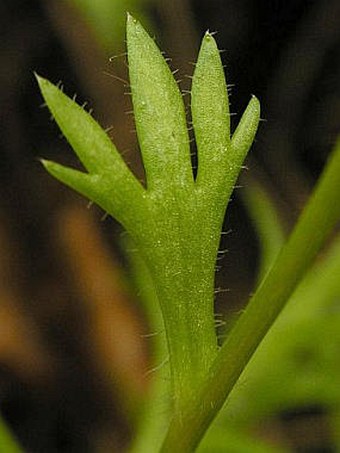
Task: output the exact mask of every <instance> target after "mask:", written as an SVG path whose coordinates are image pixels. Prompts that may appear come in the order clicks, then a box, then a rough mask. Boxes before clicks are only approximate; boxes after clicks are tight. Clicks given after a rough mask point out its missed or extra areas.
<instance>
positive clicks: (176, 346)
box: [138, 193, 218, 416]
mask: <svg viewBox="0 0 340 453" xmlns="http://www.w3.org/2000/svg"><path fill="white" fill-rule="evenodd" d="M150 206H151V207H150V211H149V214H150V217H151V218H152V219H153V223H152V224H150V226H149V227H148V228H147V230H148V238H146V237H144V238H143V240H139V241H138V247H139V250H140V251H141V253H142V254H143V256H144V259H145V261H146V263H147V264H148V267H149V270H150V274H151V276H152V279H153V282H154V285H155V289H156V292H157V297H158V300H159V302H160V305H161V310H162V313H163V319H164V325H165V330H166V336H167V341H168V349H169V361H170V368H171V375H172V385H173V403H174V411H175V413H176V414H177V415H178V416H179V414H180V413H181V412H182V410H183V408H184V407H186V405H187V402H188V401H191V399H192V398H193V395H195V393H197V390H198V389H199V388H200V386H201V385H202V382H203V381H204V380H205V379H206V377H207V372H208V370H209V368H210V366H211V364H212V362H213V360H214V358H215V356H216V354H217V338H216V333H215V326H214V262H215V255H216V251H217V250H215V249H216V248H217V246H218V244H217V245H216V244H214V243H213V242H212V241H210V244H211V245H210V247H209V246H208V247H207V241H206V240H205V239H206V238H205V237H204V233H200V231H199V230H200V229H201V224H200V222H199V221H198V219H197V216H198V214H197V207H196V197H194V196H193V194H192V193H191V194H190V196H189V197H188V199H187V200H186V202H184V201H183V200H182V201H181V202H180V203H179V202H178V200H171V199H168V200H164V199H163V197H162V199H161V200H160V201H159V203H158V202H157V200H156V199H155V197H153V198H152V203H150ZM174 213H177V215H175V216H174ZM202 230H204V231H205V230H206V229H205V228H202ZM169 244H171V247H169Z"/></svg>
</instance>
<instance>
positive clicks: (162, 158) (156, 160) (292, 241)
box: [37, 16, 340, 452]
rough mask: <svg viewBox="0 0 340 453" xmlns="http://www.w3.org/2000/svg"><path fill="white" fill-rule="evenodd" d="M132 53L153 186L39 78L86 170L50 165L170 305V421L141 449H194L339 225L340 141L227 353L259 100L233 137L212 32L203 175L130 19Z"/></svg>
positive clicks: (173, 102)
mask: <svg viewBox="0 0 340 453" xmlns="http://www.w3.org/2000/svg"><path fill="white" fill-rule="evenodd" d="M127 47H128V63H129V74H130V83H131V91H132V101H133V108H134V115H135V122H136V128H137V135H138V139H139V144H140V148H141V153H142V158H143V163H144V168H145V175H146V187H144V186H143V185H142V184H141V183H140V182H139V181H138V180H137V179H136V178H135V176H134V175H133V174H132V173H131V171H130V170H129V168H128V167H127V165H126V164H125V162H124V161H123V159H122V157H121V156H120V154H119V153H118V151H117V149H116V148H115V146H114V145H113V144H112V142H111V140H110V139H109V138H108V136H107V135H106V133H105V132H104V131H103V130H102V129H101V127H100V126H99V125H98V124H97V123H96V122H95V121H94V119H93V118H92V117H91V116H90V115H89V114H88V113H86V112H85V111H84V109H82V108H81V107H80V106H78V105H77V104H76V103H75V102H74V101H72V100H71V99H69V98H68V97H67V96H66V95H65V94H63V93H62V92H61V91H60V90H59V89H58V88H57V87H55V86H54V85H52V84H51V83H50V82H48V81H47V80H45V79H43V78H41V77H37V78H38V82H39V85H40V88H41V91H42V94H43V97H44V99H45V101H46V103H47V106H48V107H49V109H50V111H51V113H52V115H53V117H54V118H55V120H56V122H57V123H58V125H59V127H60V129H61V130H62V132H63V134H64V135H65V137H66V139H67V140H68V141H69V143H70V144H71V146H72V147H73V149H74V151H75V152H76V154H77V155H78V157H79V159H80V161H81V162H82V164H83V165H84V167H85V169H86V170H87V172H82V171H78V170H75V169H71V168H66V167H64V166H62V165H60V164H57V163H54V162H50V161H46V160H43V161H42V162H43V164H44V166H45V168H46V169H47V171H48V172H49V173H51V174H52V175H53V176H55V177H56V178H57V179H59V180H60V181H62V182H63V183H65V184H67V185H68V186H70V187H72V188H73V189H75V190H76V191H78V192H80V193H81V194H83V195H85V196H86V197H88V198H90V199H91V200H93V201H94V202H96V203H97V204H98V205H100V206H101V207H102V208H103V209H104V210H105V211H107V212H108V213H109V214H110V215H112V216H113V217H115V218H116V219H117V220H118V221H119V222H120V223H121V224H122V225H123V227H124V228H125V229H126V230H127V231H128V233H129V234H130V236H131V238H132V240H133V241H134V243H135V244H136V247H137V249H138V252H139V254H140V256H141V258H142V259H143V261H144V263H145V266H146V269H147V272H148V273H149V276H150V279H151V282H152V283H151V286H153V287H154V289H155V294H154V296H153V297H154V298H156V297H157V299H158V300H159V303H160V307H161V312H162V319H163V322H164V326H165V332H166V341H167V348H168V354H169V364H170V374H171V386H170V394H171V397H170V399H169V404H170V410H169V416H168V417H169V418H168V419H167V418H166V419H165V420H162V426H160V427H159V431H158V435H157V439H156V440H155V438H153V439H151V440H150V444H149V446H148V447H146V446H145V444H144V446H143V448H144V450H142V449H141V447H138V442H137V444H136V445H137V446H136V447H135V448H136V451H138V448H139V451H157V450H158V449H159V448H161V449H162V451H169V452H170V451H171V452H172V451H176V450H178V451H192V450H193V449H195V447H197V445H198V444H199V442H200V440H201V439H202V437H203V436H204V433H205V432H206V430H207V428H208V427H209V425H210V423H211V422H212V420H213V419H214V417H215V416H216V414H217V413H218V411H219V410H220V408H221V407H222V405H223V403H224V401H225V400H226V398H227V397H228V395H229V393H230V391H231V390H232V388H233V386H234V384H235V382H236V381H237V379H238V378H239V376H240V374H241V373H242V371H243V370H244V368H245V366H246V365H247V363H248V361H249V360H250V358H251V356H252V354H253V352H254V351H255V349H256V348H257V346H258V345H259V343H260V342H261V340H262V338H263V337H264V335H265V334H266V332H267V331H268V330H269V328H270V327H271V325H272V324H273V322H274V321H275V319H276V318H277V316H278V315H279V313H280V311H281V310H282V308H283V307H284V305H285V303H286V301H287V300H288V298H289V297H290V295H291V294H292V292H293V290H294V289H295V287H296V285H297V284H298V283H299V281H300V280H301V278H302V277H303V275H304V273H305V271H306V270H307V268H308V266H309V265H310V263H311V262H312V260H313V259H314V257H315V256H316V254H317V252H318V250H319V249H320V247H321V246H322V245H323V243H324V242H325V240H326V239H327V237H328V235H329V233H330V231H331V230H332V228H333V227H334V225H335V223H336V222H337V220H338V219H339V217H340V212H339V207H337V206H333V204H334V200H335V197H336V195H337V193H338V192H339V189H340V182H339V181H340V180H339V177H338V174H339V171H340V145H339V146H337V149H336V152H335V153H334V155H333V158H332V159H331V160H330V163H329V165H328V166H327V168H326V170H325V172H324V175H323V177H322V178H321V181H320V183H319V185H318V187H317V189H316V191H315V193H314V195H313V196H312V198H311V200H310V202H309V204H308V205H307V207H306V209H305V211H304V213H303V215H302V216H301V219H300V220H299V222H298V224H297V226H296V228H295V230H294V232H293V233H292V235H291V237H290V238H289V240H288V241H287V243H286V245H285V246H284V247H283V248H282V250H281V252H280V254H279V256H278V258H277V260H276V261H275V264H274V265H273V267H272V268H271V270H270V272H269V273H268V274H267V276H266V278H265V279H264V280H263V281H262V283H261V284H260V286H259V289H258V290H257V292H256V293H255V295H254V296H253V298H252V299H251V301H250V302H249V304H248V307H247V309H246V310H245V312H244V313H243V314H242V315H241V316H240V317H239V319H238V321H237V323H236V324H235V326H234V328H233V329H232V330H231V332H230V333H229V335H228V337H227V339H226V341H225V342H224V344H223V345H222V347H221V348H220V349H219V348H218V346H217V337H216V332H215V325H214V312H213V302H214V274H215V260H216V255H217V252H218V247H219V240H220V233H221V228H222V222H223V218H224V215H225V210H226V206H227V204H228V201H229V198H230V195H231V192H232V190H233V187H234V184H235V181H236V179H237V177H238V174H239V172H240V169H241V167H242V163H243V161H244V158H245V157H246V154H247V152H248V150H249V148H250V146H251V144H252V142H253V139H254V136H255V133H256V130H257V126H258V122H259V117H260V106H259V102H258V100H257V99H256V98H255V97H254V96H253V97H252V98H251V100H250V102H249V104H248V106H247V108H246V110H245V112H244V114H243V116H242V118H241V120H240V122H239V124H238V126H237V128H236V130H235V131H234V133H233V134H232V136H231V134H230V121H229V104H228V94H227V86H226V82H225V77H224V73H223V68H222V64H221V60H220V56H219V52H218V49H217V46H216V43H215V40H214V38H213V37H212V35H211V34H210V33H206V35H205V36H204V38H203V40H202V45H201V49H200V52H199V56H198V60H197V64H196V68H195V71H194V74H193V80H192V90H191V113H192V120H193V126H194V132H195V139H196V144H197V155H198V169H197V176H196V178H194V176H193V170H192V165H191V158H190V148H189V137H188V131H187V125H186V117H185V111H184V105H183V101H182V96H181V93H180V91H179V89H178V86H177V84H176V82H175V80H174V78H173V75H172V74H171V71H170V69H169V67H168V66H167V64H166V62H165V60H164V58H163V57H162V55H161V53H160V51H159V49H158V48H157V46H156V45H155V43H154V41H153V40H152V39H151V38H150V37H149V36H148V34H147V33H146V32H145V30H144V29H143V28H142V26H141V25H140V24H139V23H138V22H137V21H136V20H134V19H133V18H132V17H131V16H128V21H127ZM157 322H158V321H157ZM161 390H162V388H161ZM163 390H164V389H163ZM156 393H157V392H156ZM149 415H150V422H149V423H148V426H149V428H150V426H151V425H153V424H155V423H156V419H155V418H153V417H154V416H155V414H154V415H153V414H152V411H151V412H150V413H149ZM156 424H157V423H156ZM147 430H148V428H145V427H144V429H143V430H142V432H147ZM157 430H158V428H157ZM151 432H152V429H151ZM151 438H152V436H151ZM163 438H164V439H163ZM162 440H164V441H163V445H162V447H160V445H161V443H162ZM158 442H159V443H158ZM141 444H142V442H141V443H140V444H139V445H141ZM151 444H152V447H151Z"/></svg>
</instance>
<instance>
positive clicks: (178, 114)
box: [127, 16, 193, 192]
mask: <svg viewBox="0 0 340 453" xmlns="http://www.w3.org/2000/svg"><path fill="white" fill-rule="evenodd" d="M127 48H128V61H129V74H130V83H131V91H132V101H133V109H134V115H135V122H136V129H137V134H138V140H139V145H140V148H141V152H142V156H143V163H144V167H145V172H146V180H147V187H148V189H149V190H161V191H167V192H169V191H170V190H177V189H182V188H184V187H185V186H186V187H188V186H190V185H192V184H193V174H192V168H191V159H190V148H189V138H188V131H187V126H186V118H185V111H184V104H183V100H182V95H181V93H180V91H179V88H178V86H177V83H176V81H175V79H174V77H173V75H172V73H171V71H170V69H169V67H168V65H167V63H166V61H165V60H164V58H163V56H162V54H161V52H160V50H159V49H158V47H157V46H156V44H155V43H154V41H153V40H152V39H151V38H150V36H149V35H148V34H147V33H146V31H145V30H144V28H143V27H142V26H141V24H140V23H139V22H138V21H136V20H135V19H133V18H132V17H131V16H128V20H127Z"/></svg>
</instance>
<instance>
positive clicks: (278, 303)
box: [162, 141, 340, 452]
mask: <svg viewBox="0 0 340 453" xmlns="http://www.w3.org/2000/svg"><path fill="white" fill-rule="evenodd" d="M339 175H340V141H338V143H337V146H336V148H335V150H334V153H333V154H332V156H331V158H330V160H329V162H328V164H327V166H326V168H325V170H324V172H323V175H322V177H321V179H320V181H319V183H318V185H317V187H316V190H315V191H314V193H313V195H312V196H311V198H310V200H309V202H308V204H307V206H306V208H305V209H304V211H303V213H302V215H301V217H300V219H299V221H298V223H297V225H296V227H295V229H294V231H293V233H292V234H291V236H290V238H289V240H288V242H287V243H286V245H285V246H284V247H283V249H282V250H281V252H280V254H279V256H278V258H277V260H276V262H275V264H274V266H273V267H272V269H271V271H270V272H269V274H268V275H267V277H266V278H265V280H264V281H263V283H262V284H261V285H260V287H259V289H258V290H257V292H256V293H255V295H254V296H253V298H252V299H251V300H250V302H249V304H248V306H247V309H246V311H245V312H244V313H243V315H242V316H241V317H240V318H239V320H238V322H237V323H236V325H235V327H234V328H233V330H232V331H231V333H230V335H229V336H228V338H227V340H226V341H225V343H224V344H223V346H222V348H221V351H220V352H219V354H218V355H217V358H216V359H215V361H214V363H213V366H212V367H211V370H210V373H209V377H208V379H207V380H206V382H205V385H204V386H203V389H202V391H201V392H200V395H199V396H198V398H197V399H196V400H195V401H193V403H192V405H191V406H188V407H187V410H186V412H185V414H183V417H182V418H181V419H180V420H179V419H176V418H173V420H172V422H171V424H170V427H169V430H168V434H167V437H166V439H165V442H164V444H163V449H162V451H163V452H173V451H177V452H189V451H193V450H194V449H195V448H196V447H197V445H198V444H199V442H200V441H201V439H202V437H203V436H204V433H205V431H206V430H207V428H208V426H209V425H210V423H211V422H212V420H213V419H214V417H215V416H216V415H217V413H218V412H219V410H220V409H221V407H222V405H223V403H224V402H225V400H226V398H227V397H228V395H229V394H230V392H231V390H232V389H233V387H234V385H235V383H236V381H237V380H238V378H239V377H240V375H241V373H242V371H243V370H244V368H245V366H246V365H247V363H248V362H249V360H250V358H251V356H252V355H253V353H254V351H255V350H256V348H257V347H258V345H259V344H260V342H261V340H262V339H263V337H264V336H265V335H266V333H267V332H268V330H269V329H270V327H271V326H272V324H273V323H274V321H275V320H276V318H277V317H278V315H279V314H280V312H281V310H282V309H283V307H284V305H285V304H286V302H287V300H288V299H289V297H290V296H291V294H292V293H293V291H294V290H295V288H296V286H297V284H298V283H299V281H300V280H301V278H302V277H303V275H304V273H305V272H306V270H307V269H308V267H309V266H310V264H311V263H312V261H313V260H314V258H315V257H316V255H317V253H318V252H319V250H320V248H321V247H322V246H323V245H324V244H325V242H326V241H327V239H328V237H329V235H330V233H331V231H332V229H333V228H334V227H335V226H336V224H337V222H338V221H339V219H340V203H339V202H338V196H339V193H340V177H339Z"/></svg>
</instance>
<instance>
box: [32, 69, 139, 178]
mask: <svg viewBox="0 0 340 453" xmlns="http://www.w3.org/2000/svg"><path fill="white" fill-rule="evenodd" d="M36 78H37V81H38V84H39V87H40V90H41V93H42V95H43V97H44V99H45V102H46V104H47V106H48V108H49V110H50V112H51V113H52V115H53V118H54V119H55V120H56V122H57V124H58V126H59V127H60V129H61V131H62V132H63V134H64V136H65V137H66V139H67V141H68V142H69V143H70V145H71V146H72V148H73V150H74V151H75V152H76V153H77V156H78V157H79V159H80V160H81V162H82V163H83V165H84V166H85V168H86V169H87V170H88V171H89V172H91V173H97V174H99V173H102V172H103V170H104V169H106V170H107V169H110V168H111V169H112V170H113V169H114V172H115V173H117V172H118V173H122V174H124V175H128V174H129V173H130V170H129V169H128V167H127V166H126V164H125V162H124V161H123V159H122V157H121V155H120V154H119V153H118V151H117V149H116V147H115V146H114V144H113V143H112V142H111V140H110V138H109V137H108V135H107V134H106V133H105V131H104V130H103V129H102V128H101V126H100V125H99V124H98V123H97V122H96V121H95V120H94V119H93V118H92V116H91V115H90V114H89V113H87V112H86V111H85V110H84V108H82V107H80V106H79V105H78V104H77V103H76V102H75V101H73V100H72V99H70V98H69V97H68V96H66V95H65V94H64V93H63V92H62V91H61V90H60V89H59V88H57V87H56V86H55V85H53V84H52V83H51V82H49V81H48V80H46V79H44V78H42V77H40V76H38V75H37V76H36Z"/></svg>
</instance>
